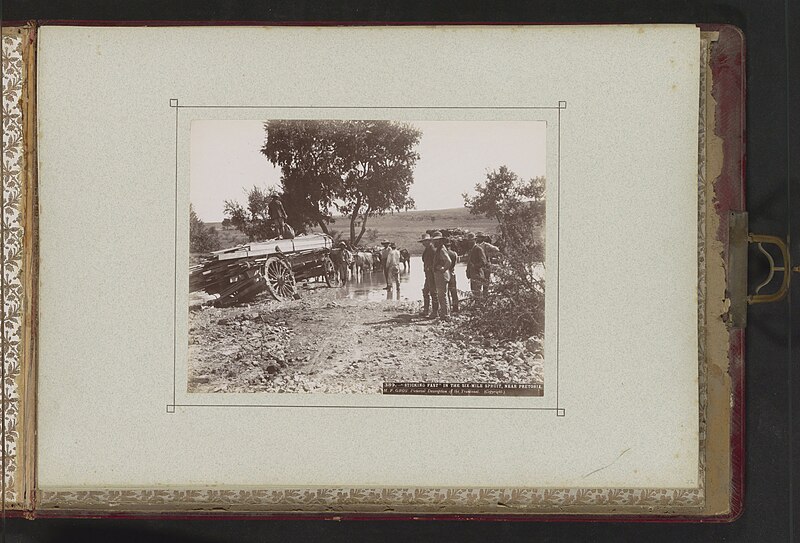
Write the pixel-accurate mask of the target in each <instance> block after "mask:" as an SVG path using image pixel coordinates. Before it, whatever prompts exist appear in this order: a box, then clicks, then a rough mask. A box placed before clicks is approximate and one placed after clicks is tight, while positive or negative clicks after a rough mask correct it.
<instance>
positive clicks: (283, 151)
mask: <svg viewBox="0 0 800 543" xmlns="http://www.w3.org/2000/svg"><path fill="white" fill-rule="evenodd" d="M265 128H266V142H265V143H264V146H263V148H262V149H261V152H262V153H263V154H264V156H266V157H267V159H268V160H269V161H270V162H271V163H272V164H274V165H276V166H279V167H280V168H281V174H282V175H281V184H282V185H283V194H284V198H285V199H286V200H287V201H288V202H290V203H291V206H292V208H293V210H294V211H295V213H298V214H300V215H301V217H302V218H301V220H303V221H304V222H306V223H307V224H318V225H319V226H320V228H322V230H323V231H324V232H328V227H327V225H328V224H329V223H331V222H333V214H334V212H339V213H341V214H343V215H345V216H346V217H348V219H349V223H350V225H349V226H350V242H351V243H352V244H354V245H357V244H358V243H359V242H360V241H361V238H362V237H363V235H364V232H365V231H366V229H367V220H368V219H369V217H372V216H375V215H382V214H384V213H386V212H387V211H400V210H403V209H410V208H412V207H413V206H414V201H413V200H412V199H411V198H410V197H409V196H408V192H409V189H410V188H411V184H412V183H413V182H414V177H413V170H414V166H415V165H416V162H417V160H418V159H419V154H418V153H417V151H416V146H417V144H418V143H419V140H420V137H421V133H420V132H419V130H417V129H416V128H414V127H412V126H410V125H408V124H404V123H396V122H392V121H317V120H312V121H308V120H295V121H291V120H289V121H286V120H279V121H269V122H267V123H266V124H265ZM287 212H288V213H289V214H290V219H291V212H290V211H289V209H288V208H287Z"/></svg>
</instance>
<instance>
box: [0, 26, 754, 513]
mask: <svg viewBox="0 0 800 543" xmlns="http://www.w3.org/2000/svg"><path fill="white" fill-rule="evenodd" d="M2 66H3V74H2V76H3V90H2V130H3V159H2V194H3V200H2V221H1V224H2V247H3V250H2V259H1V260H2V280H3V283H2V301H3V303H2V307H3V309H2V332H3V334H2V337H3V345H2V356H3V360H2V385H3V386H2V394H3V398H2V409H3V411H2V467H3V478H2V503H3V507H4V508H5V512H6V514H10V515H21V516H27V517H31V518H32V517H40V516H111V515H120V514H124V515H152V514H158V515H180V516H186V515H198V516H219V517H224V516H232V515H236V516H241V515H250V516H260V517H267V516H269V517H275V516H279V517H295V516H302V517H319V518H398V517H400V518H409V517H415V518H416V517H440V518H529V519H534V518H536V519H548V518H584V519H585V518H615V519H619V520H659V519H661V520H663V519H673V520H684V521H698V520H705V521H709V520H711V521H730V520H732V519H734V518H736V517H737V516H738V514H739V513H740V512H741V506H742V492H743V474H742V467H741V459H742V457H743V434H742V430H741V426H742V419H743V399H742V398H743V387H744V382H743V375H744V373H743V364H744V360H743V341H744V326H745V322H744V318H743V315H742V312H741V310H740V308H741V298H742V295H743V292H744V295H746V284H745V288H744V290H742V277H746V275H743V274H745V273H746V266H745V264H743V262H742V259H741V254H742V253H741V243H745V246H746V243H747V241H746V240H747V223H746V217H747V215H746V207H745V202H744V187H745V185H744V177H743V167H742V164H743V157H744V119H745V116H744V82H745V76H744V37H743V35H742V33H741V31H739V30H738V29H736V28H734V27H730V26H720V25H717V26H711V25H706V26H704V25H700V26H698V25H607V26H602V25H587V26H575V25H569V26H538V25H530V26H526V25H522V26H505V25H500V26H491V25H486V26H482V25H464V26H461V25H443V26H414V25H400V26H377V25H357V26H331V25H328V26H254V25H247V26H245V25H222V26H219V25H218V26H214V25H209V26H206V25H183V26H180V25H171V26H169V25H163V24H156V25H147V26H146V25H143V24H138V25H127V26H107V25H103V24H102V23H97V24H93V23H81V24H63V23H61V24H48V23H43V24H41V25H40V24H37V23H35V22H28V23H21V24H18V25H16V26H8V27H4V28H3V31H2ZM742 236H744V237H742ZM742 239H744V240H745V241H744V242H742V241H741V240H742Z"/></svg>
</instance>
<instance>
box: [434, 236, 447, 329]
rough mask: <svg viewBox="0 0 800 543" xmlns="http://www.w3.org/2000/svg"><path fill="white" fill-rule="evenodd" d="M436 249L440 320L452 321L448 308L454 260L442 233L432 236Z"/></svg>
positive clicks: (435, 270)
mask: <svg viewBox="0 0 800 543" xmlns="http://www.w3.org/2000/svg"><path fill="white" fill-rule="evenodd" d="M431 241H433V244H434V246H435V247H436V253H435V254H434V256H433V280H434V282H435V284H436V298H437V300H438V302H439V304H438V305H439V308H438V309H439V320H443V321H446V320H450V314H449V311H448V308H447V289H448V286H449V284H450V266H451V265H452V260H451V259H450V253H449V251H448V250H447V247H445V245H444V237H442V233H441V232H434V233H433V235H432V236H431Z"/></svg>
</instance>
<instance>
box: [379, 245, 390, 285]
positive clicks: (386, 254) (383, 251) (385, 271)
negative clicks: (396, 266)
mask: <svg viewBox="0 0 800 543" xmlns="http://www.w3.org/2000/svg"><path fill="white" fill-rule="evenodd" d="M381 245H383V248H382V249H381V250H380V251H379V252H378V254H379V255H380V262H381V268H383V278H384V279H386V290H389V267H388V266H387V265H386V259H387V258H389V253H390V252H391V250H392V247H391V242H390V241H389V240H388V239H385V240H383V241H381Z"/></svg>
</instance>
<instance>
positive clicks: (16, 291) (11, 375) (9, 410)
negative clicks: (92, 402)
mask: <svg viewBox="0 0 800 543" xmlns="http://www.w3.org/2000/svg"><path fill="white" fill-rule="evenodd" d="M2 41H3V46H2V63H3V94H2V100H3V106H2V108H3V109H2V118H3V160H2V210H1V212H2V219H0V221H1V222H2V226H1V228H2V240H3V247H2V263H1V265H2V299H3V312H2V359H3V383H2V386H3V424H4V426H3V430H4V432H3V442H2V447H3V467H4V474H3V485H4V486H3V491H4V495H3V499H4V502H5V503H8V504H11V503H15V502H17V501H18V500H19V496H20V494H19V489H18V482H19V481H18V467H19V466H18V449H17V443H18V441H19V430H18V425H19V424H21V421H20V420H19V408H20V395H19V391H20V386H19V378H20V376H21V364H20V360H21V358H20V355H21V352H22V348H23V346H22V323H23V318H24V308H23V295H24V292H23V285H22V281H23V275H22V274H23V269H22V258H23V248H22V236H23V222H22V209H23V206H24V202H23V178H24V167H25V163H24V152H25V149H24V144H23V132H24V123H23V118H22V112H23V107H22V93H23V83H24V80H25V79H24V78H25V71H24V60H23V54H22V48H23V38H22V36H19V35H15V36H9V35H3V36H2Z"/></svg>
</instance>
